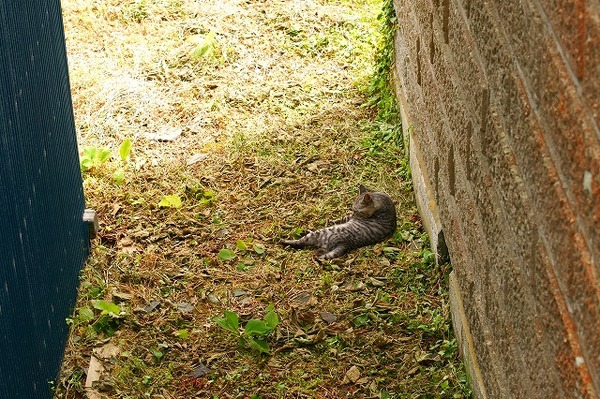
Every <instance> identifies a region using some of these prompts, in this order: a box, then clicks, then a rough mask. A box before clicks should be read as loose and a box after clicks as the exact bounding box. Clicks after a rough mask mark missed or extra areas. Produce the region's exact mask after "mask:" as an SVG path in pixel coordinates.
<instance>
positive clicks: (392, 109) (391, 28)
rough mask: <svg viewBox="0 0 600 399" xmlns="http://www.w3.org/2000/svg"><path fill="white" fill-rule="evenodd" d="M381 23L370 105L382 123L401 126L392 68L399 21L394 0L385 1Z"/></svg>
mask: <svg viewBox="0 0 600 399" xmlns="http://www.w3.org/2000/svg"><path fill="white" fill-rule="evenodd" d="M377 19H378V20H379V21H380V26H379V32H380V41H379V45H378V47H379V48H378V51H377V58H376V60H375V71H374V73H373V76H372V79H371V84H370V85H369V89H368V94H369V102H368V105H369V106H371V107H373V108H376V109H377V119H378V120H379V121H382V122H387V123H390V124H397V125H400V112H399V110H398V104H397V101H396V97H395V94H394V89H393V83H392V67H393V64H394V34H395V32H396V29H397V26H398V21H397V18H396V11H395V10H394V3H393V1H392V0H383V2H382V7H381V13H380V14H379V15H378V16H377Z"/></svg>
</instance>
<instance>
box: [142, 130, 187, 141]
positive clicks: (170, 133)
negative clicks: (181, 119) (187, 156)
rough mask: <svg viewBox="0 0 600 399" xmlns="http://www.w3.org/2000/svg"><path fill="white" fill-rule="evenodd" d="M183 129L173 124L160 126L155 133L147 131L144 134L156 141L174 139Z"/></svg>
mask: <svg viewBox="0 0 600 399" xmlns="http://www.w3.org/2000/svg"><path fill="white" fill-rule="evenodd" d="M182 132H183V130H182V129H181V128H180V127H175V126H162V127H161V128H160V130H159V131H158V132H156V133H148V134H146V135H145V136H146V137H147V138H149V139H151V140H157V141H175V140H176V139H177V138H178V137H179V136H181V133H182Z"/></svg>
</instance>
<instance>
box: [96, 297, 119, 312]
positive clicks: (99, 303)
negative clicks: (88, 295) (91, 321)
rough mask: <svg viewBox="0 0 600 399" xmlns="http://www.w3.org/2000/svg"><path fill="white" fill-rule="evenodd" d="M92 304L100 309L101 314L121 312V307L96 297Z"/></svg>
mask: <svg viewBox="0 0 600 399" xmlns="http://www.w3.org/2000/svg"><path fill="white" fill-rule="evenodd" d="M92 306H93V307H94V308H96V309H98V310H101V311H102V314H107V315H110V316H118V315H119V313H121V308H120V307H119V306H118V305H115V304H114V303H112V302H107V301H105V300H103V299H96V300H94V301H92Z"/></svg>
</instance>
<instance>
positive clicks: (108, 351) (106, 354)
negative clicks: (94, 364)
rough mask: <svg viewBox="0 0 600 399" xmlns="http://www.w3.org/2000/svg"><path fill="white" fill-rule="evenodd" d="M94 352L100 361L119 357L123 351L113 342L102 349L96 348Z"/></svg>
mask: <svg viewBox="0 0 600 399" xmlns="http://www.w3.org/2000/svg"><path fill="white" fill-rule="evenodd" d="M93 352H94V355H96V356H97V357H98V358H99V359H110V358H111V357H117V356H118V355H119V353H120V352H121V349H120V348H119V347H118V346H116V345H115V344H113V343H112V342H109V343H107V344H106V345H104V346H102V347H100V348H94V350H93Z"/></svg>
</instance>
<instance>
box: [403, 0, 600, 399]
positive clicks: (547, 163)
mask: <svg viewBox="0 0 600 399" xmlns="http://www.w3.org/2000/svg"><path fill="white" fill-rule="evenodd" d="M394 6H395V9H396V14H397V17H398V31H397V34H396V38H395V67H394V74H395V78H396V89H397V95H398V98H399V100H400V105H401V111H402V116H403V128H404V132H405V135H406V136H407V137H408V141H409V143H410V144H409V152H410V157H411V165H412V170H413V180H414V183H415V187H416V195H417V202H418V204H419V207H420V209H421V213H422V215H423V218H424V221H425V226H426V228H427V229H428V230H429V233H430V235H431V237H432V245H433V246H434V249H436V250H438V251H439V252H440V255H442V251H443V247H444V246H447V250H448V252H449V255H450V258H451V261H452V265H453V268H454V272H453V275H452V276H451V295H452V304H451V307H452V313H453V314H452V316H453V323H454V327H455V331H456V334H457V337H458V339H459V342H460V344H461V350H462V352H463V354H464V358H465V362H466V364H467V368H468V371H469V374H470V378H471V381H472V385H473V389H474V393H475V396H476V397H487V398H596V397H598V395H599V394H600V129H599V127H600V1H599V0H570V1H567V0H521V1H514V0H506V1H504V0H502V1H485V0H481V1H477V0H423V1H414V0H413V1H410V0H394Z"/></svg>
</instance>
